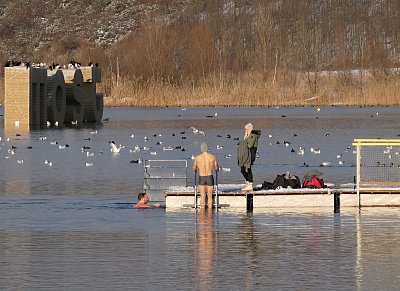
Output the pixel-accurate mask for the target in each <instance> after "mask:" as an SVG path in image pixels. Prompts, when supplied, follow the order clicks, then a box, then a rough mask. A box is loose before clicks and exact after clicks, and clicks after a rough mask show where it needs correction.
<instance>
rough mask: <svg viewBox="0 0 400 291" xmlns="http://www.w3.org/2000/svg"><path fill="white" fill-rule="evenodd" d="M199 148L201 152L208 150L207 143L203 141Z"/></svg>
mask: <svg viewBox="0 0 400 291" xmlns="http://www.w3.org/2000/svg"><path fill="white" fill-rule="evenodd" d="M200 149H201V152H202V153H204V152H208V145H207V144H206V143H205V142H203V143H202V144H201V145H200Z"/></svg>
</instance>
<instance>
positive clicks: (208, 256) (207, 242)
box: [194, 208, 218, 290]
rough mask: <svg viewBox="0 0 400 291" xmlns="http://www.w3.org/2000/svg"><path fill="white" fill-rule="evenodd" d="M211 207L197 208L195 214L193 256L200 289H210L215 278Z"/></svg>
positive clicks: (213, 222)
mask: <svg viewBox="0 0 400 291" xmlns="http://www.w3.org/2000/svg"><path fill="white" fill-rule="evenodd" d="M214 213H215V212H214V211H213V210H212V209H211V208H207V209H201V210H199V212H198V214H197V216H196V233H195V236H196V242H195V249H194V251H195V258H196V261H195V262H196V272H197V284H196V285H197V286H199V289H200V290H210V289H211V288H212V286H213V282H214V280H215V278H214V274H215V270H214V266H215V265H216V264H215V262H216V257H217V251H218V244H217V240H218V237H217V234H218V233H217V232H216V229H215V225H214V224H215V223H216V220H215V219H214Z"/></svg>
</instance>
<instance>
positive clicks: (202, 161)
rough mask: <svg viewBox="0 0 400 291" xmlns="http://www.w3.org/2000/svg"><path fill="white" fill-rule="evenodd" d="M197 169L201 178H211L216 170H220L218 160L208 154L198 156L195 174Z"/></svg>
mask: <svg viewBox="0 0 400 291" xmlns="http://www.w3.org/2000/svg"><path fill="white" fill-rule="evenodd" d="M197 169H198V171H199V176H211V175H212V174H213V170H214V169H215V170H216V171H218V170H219V166H218V162H217V158H216V157H215V156H214V155H212V154H209V153H207V152H203V153H201V154H199V155H197V156H196V158H195V160H194V163H193V172H196V171H197Z"/></svg>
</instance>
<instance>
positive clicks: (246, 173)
mask: <svg viewBox="0 0 400 291" xmlns="http://www.w3.org/2000/svg"><path fill="white" fill-rule="evenodd" d="M240 171H241V172H242V175H243V177H244V178H245V179H246V181H247V182H251V183H253V172H252V171H251V168H248V169H247V171H246V167H241V168H240Z"/></svg>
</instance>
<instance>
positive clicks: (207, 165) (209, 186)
mask: <svg viewBox="0 0 400 291" xmlns="http://www.w3.org/2000/svg"><path fill="white" fill-rule="evenodd" d="M200 149H201V154H199V155H197V156H196V158H195V159H194V163H193V172H194V173H196V172H197V169H198V170H199V190H200V207H201V208H203V209H204V208H205V207H206V191H207V198H208V199H207V200H208V203H207V204H208V207H210V208H212V205H213V203H212V194H213V190H214V176H213V169H215V171H219V165H218V162H217V158H216V157H215V156H214V155H212V154H209V153H208V145H207V144H206V143H202V144H201V146H200Z"/></svg>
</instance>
